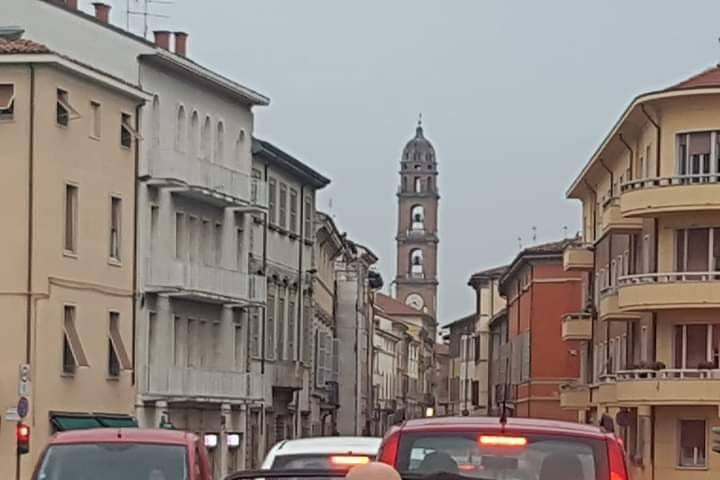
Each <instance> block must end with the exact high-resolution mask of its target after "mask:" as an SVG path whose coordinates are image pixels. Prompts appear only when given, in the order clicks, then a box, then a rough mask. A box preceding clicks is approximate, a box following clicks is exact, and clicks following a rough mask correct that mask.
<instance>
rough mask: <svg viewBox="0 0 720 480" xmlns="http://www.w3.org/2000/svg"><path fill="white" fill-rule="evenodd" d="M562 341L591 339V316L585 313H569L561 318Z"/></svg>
mask: <svg viewBox="0 0 720 480" xmlns="http://www.w3.org/2000/svg"><path fill="white" fill-rule="evenodd" d="M562 339H563V340H564V341H566V342H567V341H572V340H582V341H588V340H591V339H592V316H591V315H590V314H589V313H586V312H579V313H569V314H567V315H565V316H563V318H562Z"/></svg>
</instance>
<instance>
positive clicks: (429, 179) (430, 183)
mask: <svg viewBox="0 0 720 480" xmlns="http://www.w3.org/2000/svg"><path fill="white" fill-rule="evenodd" d="M427 191H428V192H433V191H435V189H434V188H433V178H432V177H427Z"/></svg>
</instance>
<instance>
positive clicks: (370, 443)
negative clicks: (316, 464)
mask: <svg viewBox="0 0 720 480" xmlns="http://www.w3.org/2000/svg"><path fill="white" fill-rule="evenodd" d="M381 443H382V438H380V437H340V436H338V437H314V438H301V439H298V440H286V441H283V442H280V443H279V444H277V445H276V446H275V448H273V450H274V453H275V455H297V454H302V453H320V454H323V453H328V454H332V453H337V454H354V453H359V454H364V455H375V454H377V452H378V450H379V449H380V444H381Z"/></svg>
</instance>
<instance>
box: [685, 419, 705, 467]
mask: <svg viewBox="0 0 720 480" xmlns="http://www.w3.org/2000/svg"><path fill="white" fill-rule="evenodd" d="M705 447H706V431H705V420H680V452H679V454H680V458H679V464H680V466H681V467H704V466H705V465H706V452H705Z"/></svg>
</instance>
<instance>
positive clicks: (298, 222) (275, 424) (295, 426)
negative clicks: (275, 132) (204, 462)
mask: <svg viewBox="0 0 720 480" xmlns="http://www.w3.org/2000/svg"><path fill="white" fill-rule="evenodd" d="M252 176H253V178H257V179H260V180H262V181H263V182H266V183H267V186H268V209H267V212H266V213H263V214H258V215H255V217H254V225H253V228H252V230H251V232H250V238H249V243H250V251H251V259H250V269H251V271H254V272H263V273H264V274H265V276H266V277H267V309H266V310H265V311H264V315H262V314H258V315H256V316H255V317H253V318H252V319H251V323H250V346H249V348H250V357H251V359H252V361H251V363H252V365H251V370H252V371H253V372H254V373H256V374H259V375H262V377H263V389H264V391H263V396H262V398H263V402H264V405H265V408H264V413H263V416H264V420H263V421H264V430H265V432H266V434H265V444H264V450H263V449H262V448H260V449H258V450H259V451H261V454H262V453H264V452H265V451H267V450H269V449H270V448H271V447H272V445H273V444H274V443H276V442H279V441H281V440H286V439H291V438H299V437H307V436H310V434H311V432H312V431H313V430H315V431H318V430H319V428H320V417H319V412H318V411H316V412H315V414H316V415H315V416H314V417H313V416H311V414H312V413H313V412H312V411H311V400H310V398H311V392H312V390H313V388H312V387H313V384H315V383H317V382H315V380H317V378H313V377H314V375H313V360H314V338H313V325H314V323H313V316H314V313H313V288H314V287H313V283H314V282H313V277H314V276H315V274H316V272H317V269H316V266H315V262H314V258H313V257H314V246H315V234H316V228H315V213H316V211H315V194H316V192H317V191H318V190H320V189H322V188H324V187H325V186H327V185H328V184H329V183H330V180H328V179H327V178H325V177H324V176H322V175H320V174H319V173H318V172H316V171H315V170H313V169H312V168H310V167H309V166H307V165H306V164H304V163H302V162H301V161H300V160H298V159H297V158H295V157H293V156H292V155H290V154H288V153H287V152H285V151H283V150H281V149H279V148H278V147H276V146H274V145H272V144H271V143H269V142H266V141H264V140H260V139H254V141H253V163H252ZM323 343H325V341H324V339H323ZM323 375H324V374H323ZM258 420H262V419H260V418H258Z"/></svg>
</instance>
